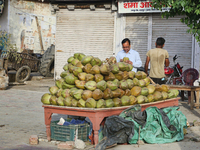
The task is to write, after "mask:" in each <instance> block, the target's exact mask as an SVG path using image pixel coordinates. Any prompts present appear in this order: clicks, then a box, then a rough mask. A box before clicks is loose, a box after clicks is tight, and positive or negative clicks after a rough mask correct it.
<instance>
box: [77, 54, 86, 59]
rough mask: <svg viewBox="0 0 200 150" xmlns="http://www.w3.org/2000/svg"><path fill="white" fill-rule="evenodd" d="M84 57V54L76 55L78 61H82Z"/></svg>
mask: <svg viewBox="0 0 200 150" xmlns="http://www.w3.org/2000/svg"><path fill="white" fill-rule="evenodd" d="M84 57H85V54H83V53H79V55H78V57H77V58H78V60H80V61H81V60H82V59H83V58H84Z"/></svg>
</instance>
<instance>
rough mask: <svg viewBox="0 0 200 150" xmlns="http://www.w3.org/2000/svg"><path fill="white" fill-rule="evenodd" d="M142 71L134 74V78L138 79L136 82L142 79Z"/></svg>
mask: <svg viewBox="0 0 200 150" xmlns="http://www.w3.org/2000/svg"><path fill="white" fill-rule="evenodd" d="M142 75H143V74H142V71H138V72H136V73H135V77H136V78H137V79H138V80H140V79H142Z"/></svg>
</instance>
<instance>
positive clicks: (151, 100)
mask: <svg viewBox="0 0 200 150" xmlns="http://www.w3.org/2000/svg"><path fill="white" fill-rule="evenodd" d="M147 98H148V100H149V102H153V101H154V96H153V94H149V95H148V96H147Z"/></svg>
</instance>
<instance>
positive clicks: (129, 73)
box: [128, 71, 135, 79]
mask: <svg viewBox="0 0 200 150" xmlns="http://www.w3.org/2000/svg"><path fill="white" fill-rule="evenodd" d="M128 77H129V79H133V78H134V77H135V72H134V71H129V72H128Z"/></svg>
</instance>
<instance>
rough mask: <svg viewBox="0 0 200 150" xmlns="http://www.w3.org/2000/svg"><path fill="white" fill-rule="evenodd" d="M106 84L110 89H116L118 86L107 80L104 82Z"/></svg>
mask: <svg viewBox="0 0 200 150" xmlns="http://www.w3.org/2000/svg"><path fill="white" fill-rule="evenodd" d="M106 86H107V87H108V88H109V89H111V90H112V91H114V90H116V89H117V88H118V86H117V84H115V83H114V82H112V81H108V82H107V83H106Z"/></svg>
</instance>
